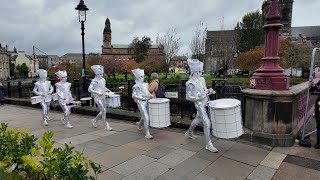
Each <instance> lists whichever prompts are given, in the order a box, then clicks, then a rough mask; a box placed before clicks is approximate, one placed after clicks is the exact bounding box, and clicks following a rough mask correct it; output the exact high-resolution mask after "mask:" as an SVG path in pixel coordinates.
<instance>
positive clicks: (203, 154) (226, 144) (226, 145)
mask: <svg viewBox="0 0 320 180" xmlns="http://www.w3.org/2000/svg"><path fill="white" fill-rule="evenodd" d="M234 144H236V142H235V141H228V140H223V139H219V140H217V141H215V142H214V143H213V145H214V146H215V147H216V148H218V150H219V151H218V153H212V152H210V151H208V150H206V149H202V150H201V151H199V152H197V153H196V154H195V156H196V157H199V158H202V159H205V160H208V161H211V162H213V161H215V160H217V159H218V158H219V157H220V156H222V154H223V153H225V152H226V151H227V150H229V149H230V148H231V147H232V146H233V145H234Z"/></svg>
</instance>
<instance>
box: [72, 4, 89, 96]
mask: <svg viewBox="0 0 320 180" xmlns="http://www.w3.org/2000/svg"><path fill="white" fill-rule="evenodd" d="M75 9H76V10H78V16H79V22H80V23H81V36H82V60H83V64H82V73H81V74H82V77H83V86H82V88H83V89H82V92H83V94H82V96H86V94H87V85H86V57H85V48H84V22H85V21H86V19H87V13H86V11H88V10H89V8H87V6H86V5H85V4H84V1H83V0H80V2H79V4H78V6H77V7H76V8H75Z"/></svg>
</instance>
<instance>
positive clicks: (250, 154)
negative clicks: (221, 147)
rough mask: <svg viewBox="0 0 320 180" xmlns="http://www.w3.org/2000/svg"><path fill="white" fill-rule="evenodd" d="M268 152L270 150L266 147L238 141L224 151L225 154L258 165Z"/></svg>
mask: <svg viewBox="0 0 320 180" xmlns="http://www.w3.org/2000/svg"><path fill="white" fill-rule="evenodd" d="M268 153H269V151H267V150H264V149H260V148H257V147H254V146H250V145H246V144H241V143H237V144H234V145H233V146H232V147H231V148H230V149H229V150H228V151H227V152H226V153H224V154H223V156H224V157H227V158H230V159H233V160H236V161H240V162H243V163H246V164H249V165H252V166H258V165H259V164H260V162H261V161H262V160H263V159H264V158H265V157H266V156H267V155H268Z"/></svg>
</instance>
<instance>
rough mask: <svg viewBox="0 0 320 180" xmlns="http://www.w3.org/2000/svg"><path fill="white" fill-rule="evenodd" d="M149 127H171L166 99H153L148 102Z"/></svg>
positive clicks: (168, 103) (168, 101)
mask: <svg viewBox="0 0 320 180" xmlns="http://www.w3.org/2000/svg"><path fill="white" fill-rule="evenodd" d="M148 106H149V117H150V126H151V127H154V128H163V127H168V126H170V125H171V121H170V100H169V99H167V98H153V99H150V100H149V101H148Z"/></svg>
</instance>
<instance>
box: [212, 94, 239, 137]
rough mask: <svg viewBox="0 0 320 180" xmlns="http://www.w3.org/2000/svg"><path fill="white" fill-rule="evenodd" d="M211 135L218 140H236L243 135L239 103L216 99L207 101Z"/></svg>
mask: <svg viewBox="0 0 320 180" xmlns="http://www.w3.org/2000/svg"><path fill="white" fill-rule="evenodd" d="M208 104H209V116H210V119H211V126H212V134H213V135H214V136H216V137H218V138H224V139H229V138H237V137H239V136H241V135H242V134H243V128H242V117H241V101H239V100H237V99H227V98H226V99H218V100H214V101H209V102H208Z"/></svg>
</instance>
